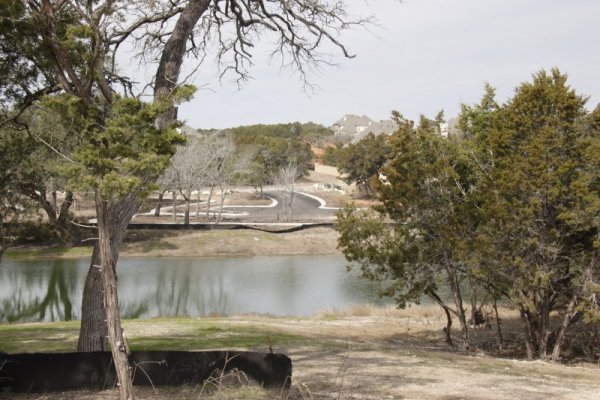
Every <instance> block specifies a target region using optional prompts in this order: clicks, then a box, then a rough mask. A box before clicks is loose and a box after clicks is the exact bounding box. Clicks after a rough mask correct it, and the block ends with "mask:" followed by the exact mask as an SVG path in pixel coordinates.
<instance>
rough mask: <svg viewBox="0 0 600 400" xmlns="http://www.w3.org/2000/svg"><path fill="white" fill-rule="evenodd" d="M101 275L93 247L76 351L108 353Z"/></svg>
mask: <svg viewBox="0 0 600 400" xmlns="http://www.w3.org/2000/svg"><path fill="white" fill-rule="evenodd" d="M103 288H104V285H103V284H102V274H101V273H100V251H99V248H98V243H96V244H95V245H94V251H93V253H92V262H91V265H90V268H89V270H88V274H87V277H86V279H85V285H84V287H83V296H82V299H81V327H80V328H79V342H78V343H77V351H82V352H91V351H108V329H107V326H106V315H105V312H104V301H103V296H102V292H103Z"/></svg>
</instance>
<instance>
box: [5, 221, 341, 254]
mask: <svg viewBox="0 0 600 400" xmlns="http://www.w3.org/2000/svg"><path fill="white" fill-rule="evenodd" d="M337 238H338V234H337V232H336V231H335V230H333V229H332V228H322V227H320V228H311V229H306V230H302V231H296V232H289V233H270V232H262V231H256V230H212V231H185V230H183V231H182V230H130V231H128V232H127V236H126V238H125V240H124V242H123V245H122V246H121V256H123V257H213V256H253V255H295V254H337V253H339V251H338V250H337V249H336V246H337ZM91 254H92V247H91V246H78V247H69V248H65V247H53V246H23V247H20V248H11V249H8V250H7V252H6V254H5V257H7V258H11V259H34V258H77V257H90V256H91Z"/></svg>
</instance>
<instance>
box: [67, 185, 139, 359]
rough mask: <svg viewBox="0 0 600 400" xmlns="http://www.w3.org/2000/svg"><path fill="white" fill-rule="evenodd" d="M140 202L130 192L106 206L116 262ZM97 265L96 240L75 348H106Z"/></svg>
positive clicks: (84, 291) (102, 287)
mask: <svg viewBox="0 0 600 400" xmlns="http://www.w3.org/2000/svg"><path fill="white" fill-rule="evenodd" d="M140 204H141V202H140V200H139V199H137V198H135V196H133V195H131V196H128V197H126V198H125V199H122V200H119V201H116V202H114V203H112V204H111V205H110V206H109V208H108V215H109V218H108V224H109V226H110V228H109V229H110V232H111V237H110V242H111V251H112V254H113V260H114V262H115V265H116V264H117V261H118V259H119V247H120V245H121V242H122V241H123V238H124V236H125V232H126V230H127V225H129V221H131V218H132V217H133V215H134V214H135V212H136V211H137V209H138V208H139V206H140ZM99 266H100V251H99V246H98V243H96V246H94V252H93V253H92V261H91V263H90V268H89V270H88V275H87V278H86V281H85V286H84V288H83V297H82V304H81V328H80V330H79V343H78V345H77V351H86V352H87V351H106V350H108V345H107V343H108V342H107V339H108V331H107V327H106V314H105V311H104V304H103V295H102V293H103V291H104V286H103V285H102V276H101V274H100V268H99Z"/></svg>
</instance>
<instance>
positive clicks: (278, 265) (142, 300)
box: [0, 255, 384, 322]
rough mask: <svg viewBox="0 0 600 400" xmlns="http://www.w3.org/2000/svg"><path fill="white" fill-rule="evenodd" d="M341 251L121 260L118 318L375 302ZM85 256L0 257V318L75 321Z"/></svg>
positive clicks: (286, 311) (297, 310) (296, 311)
mask: <svg viewBox="0 0 600 400" xmlns="http://www.w3.org/2000/svg"><path fill="white" fill-rule="evenodd" d="M346 265H347V263H346V261H345V260H344V258H343V257H342V256H336V255H318V256H268V257H233V258H232V257H227V258H200V259H198V258H122V259H121V260H120V261H119V266H118V279H119V302H120V306H121V313H122V316H123V317H124V318H148V317H157V316H182V315H186V316H192V317H195V316H205V315H209V314H241V313H261V314H273V315H311V314H314V313H315V312H317V311H319V310H323V309H327V308H346V307H349V306H351V305H352V304H356V303H375V304H382V303H383V302H384V301H382V300H381V299H379V297H378V296H377V287H376V286H375V285H374V284H373V283H371V282H368V281H365V280H363V279H361V278H360V277H359V272H358V271H356V270H352V271H351V272H347V270H346ZM88 266H89V259H77V260H35V261H31V260H30V261H14V260H6V259H4V260H3V261H2V262H1V263H0V322H17V321H18V322H25V321H60V320H71V319H78V318H79V317H80V313H81V294H82V291H83V284H84V281H85V276H86V274H87V270H88Z"/></svg>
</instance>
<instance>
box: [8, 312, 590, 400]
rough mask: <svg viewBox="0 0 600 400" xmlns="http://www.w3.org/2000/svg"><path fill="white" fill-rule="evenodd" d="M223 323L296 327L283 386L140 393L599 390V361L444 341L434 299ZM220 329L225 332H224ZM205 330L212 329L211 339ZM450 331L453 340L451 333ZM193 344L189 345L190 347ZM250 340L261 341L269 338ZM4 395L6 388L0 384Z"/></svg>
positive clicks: (149, 329) (510, 339) (537, 393)
mask: <svg viewBox="0 0 600 400" xmlns="http://www.w3.org/2000/svg"><path fill="white" fill-rule="evenodd" d="M502 312H503V314H502V316H503V318H504V320H505V321H507V323H506V325H505V330H506V332H505V335H506V336H505V337H506V341H507V345H508V347H510V346H511V345H513V346H516V345H518V339H519V337H518V335H519V332H518V329H516V328H517V326H518V323H517V321H516V318H515V317H516V314H515V313H514V312H512V311H511V310H503V311H502ZM219 321H220V322H219V323H220V324H221V326H226V327H228V329H229V330H231V331H234V330H235V329H236V328H237V329H239V328H244V329H246V328H255V329H256V330H257V331H260V332H264V333H267V332H269V333H270V334H276V333H277V334H293V335H296V336H298V337H303V338H305V339H303V341H301V342H298V343H292V344H288V345H285V346H280V345H278V344H277V343H275V344H274V351H276V352H283V353H285V354H288V355H289V356H290V357H291V358H292V362H293V384H292V387H291V389H290V390H289V391H282V390H279V389H278V390H274V389H272V390H265V389H262V388H260V387H257V386H256V385H255V384H253V383H251V382H248V381H247V380H246V379H241V378H240V377H239V376H237V377H234V378H231V377H230V379H229V380H227V379H226V380H223V381H219V382H212V383H210V384H208V386H207V385H205V386H190V387H184V388H157V389H156V390H153V389H151V388H141V389H138V390H137V395H138V398H140V399H149V400H154V399H435V400H451V399H486V400H488V399H489V400H492V399H498V400H500V399H523V400H530V399H540V400H541V399H562V400H586V399H589V400H597V399H598V398H600V378H599V375H600V367H599V366H598V365H593V364H584V363H573V364H570V365H558V364H551V363H547V362H541V361H535V362H527V361H523V360H522V359H519V358H516V357H511V356H510V355H509V353H504V354H503V355H502V357H493V356H491V355H489V354H485V353H484V352H483V351H472V352H466V351H463V350H458V349H457V348H449V347H448V346H447V345H445V344H444V343H443V340H442V333H441V327H442V325H443V315H442V314H441V312H440V311H439V310H438V309H437V308H436V307H433V306H418V307H413V308H411V309H409V310H396V309H394V308H393V307H385V308H376V307H372V306H357V307H355V308H354V309H350V310H347V311H344V312H339V311H335V310H333V311H324V312H322V313H321V314H320V315H317V316H315V317H312V318H302V319H292V318H274V317H265V316H252V315H250V316H232V317H222V318H219ZM176 325H177V324H169V322H168V321H159V322H157V323H156V324H136V323H135V322H131V323H130V324H129V325H126V329H127V330H128V332H129V335H130V337H131V338H132V339H131V340H135V337H136V336H142V337H148V336H152V335H156V336H163V337H164V336H165V335H166V336H169V335H181V336H182V337H185V335H186V334H189V333H186V332H184V331H181V330H178V331H175V330H176V329H177V328H176ZM474 334H475V336H476V340H475V341H476V342H478V341H479V343H485V342H487V341H492V342H493V341H494V340H495V339H494V332H493V331H489V330H481V331H477V332H474ZM219 335H227V332H225V333H223V332H220V333H219ZM207 340H208V339H207ZM455 340H458V338H457V337H456V338H455ZM189 350H194V349H189ZM252 350H261V351H266V344H262V345H259V346H258V347H256V348H254V349H252ZM117 395H118V393H117V391H116V390H108V391H103V392H100V393H91V392H69V393H60V394H51V395H50V394H48V395H38V394H28V395H12V397H9V398H14V399H16V400H26V399H27V400H33V399H40V400H41V399H45V400H57V399H71V398H73V399H78V400H83V399H86V400H88V399H89V400H91V399H116V398H117ZM0 398H2V394H0Z"/></svg>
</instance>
